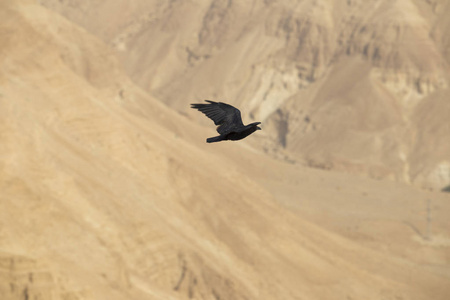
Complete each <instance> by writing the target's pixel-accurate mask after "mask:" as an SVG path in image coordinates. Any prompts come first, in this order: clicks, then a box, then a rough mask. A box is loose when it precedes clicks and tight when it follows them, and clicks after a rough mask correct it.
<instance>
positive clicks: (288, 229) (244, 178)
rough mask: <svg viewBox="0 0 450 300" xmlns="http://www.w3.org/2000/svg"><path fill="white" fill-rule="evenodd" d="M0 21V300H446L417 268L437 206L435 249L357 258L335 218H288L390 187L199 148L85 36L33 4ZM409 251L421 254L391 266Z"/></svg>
mask: <svg viewBox="0 0 450 300" xmlns="http://www.w3.org/2000/svg"><path fill="white" fill-rule="evenodd" d="M0 20H1V21H0V44H2V45H3V46H2V48H1V50H0V65H1V66H2V67H1V69H0V114H1V118H0V140H1V141H2V142H1V144H0V149H1V150H0V191H1V192H0V203H1V208H2V209H1V210H0V253H1V254H0V295H2V299H3V298H4V299H33V298H34V299H336V298H339V299H341V298H342V299H358V298H363V299H380V298H381V299H383V298H386V299H402V298H403V299H430V298H433V299H447V298H448V295H449V294H450V290H449V285H448V282H449V277H448V273H445V272H441V271H440V270H441V269H440V268H438V267H436V266H433V265H432V263H434V264H438V265H439V266H443V267H444V268H445V267H446V266H448V263H449V257H448V249H449V245H448V244H447V243H446V242H445V241H446V239H447V238H448V236H449V232H448V227H447V225H448V220H447V219H448V218H445V217H446V216H445V210H444V208H445V207H447V206H445V205H447V204H446V203H448V195H446V194H437V193H436V194H435V193H431V192H430V193H429V195H432V196H433V197H435V195H439V197H437V196H436V198H438V199H437V200H435V201H436V202H433V203H438V204H439V205H441V207H440V208H442V210H441V212H440V213H439V214H436V215H434V217H435V219H434V221H435V222H434V223H433V224H434V226H435V228H433V230H434V231H433V234H434V235H435V236H436V238H437V239H436V240H430V242H429V243H431V241H434V242H435V243H436V244H427V241H426V240H424V239H423V238H421V237H420V236H419V238H418V239H417V240H414V239H412V238H407V237H405V241H403V242H402V243H403V244H402V245H399V246H398V247H399V248H395V247H391V248H389V247H388V249H383V245H385V243H386V240H385V239H384V238H383V239H376V240H375V241H373V243H372V244H370V243H365V242H362V241H361V240H360V239H358V238H352V236H351V235H350V234H347V235H346V234H345V233H343V231H345V230H342V228H345V225H344V223H342V219H339V218H340V217H342V215H340V214H335V215H333V218H330V219H329V222H328V223H327V222H323V220H324V219H328V218H327V216H326V215H320V214H314V209H318V210H319V209H320V208H321V207H320V206H317V205H316V206H314V205H311V206H309V209H310V210H309V211H308V210H299V209H298V207H295V206H296V205H299V204H301V203H304V201H312V200H314V199H327V201H330V202H333V201H334V200H337V201H342V202H343V203H344V204H343V206H345V205H347V206H346V207H347V208H350V207H352V205H354V203H356V202H359V201H363V200H364V199H365V198H364V197H363V198H362V197H361V195H360V194H358V193H356V194H352V193H351V192H348V190H350V189H351V187H352V188H353V187H354V186H355V185H358V187H359V188H361V189H362V188H366V189H367V192H368V193H372V192H373V193H375V191H377V190H386V192H388V193H389V192H392V191H394V190H396V189H397V186H396V185H395V184H394V183H391V182H378V183H375V182H374V181H372V180H369V179H361V178H358V177H341V175H336V173H327V172H323V171H318V170H310V169H307V168H304V167H302V166H299V165H293V164H285V163H282V162H280V161H275V160H272V158H270V157H269V156H267V155H266V154H265V153H264V152H263V151H256V150H254V149H253V148H252V147H251V141H250V142H248V141H244V142H243V143H222V144H218V145H214V146H213V147H208V148H207V147H205V143H204V139H205V138H206V136H208V134H210V133H211V132H212V131H213V129H212V128H203V127H200V126H198V125H196V124H195V123H194V122H192V120H191V119H190V118H188V117H187V116H184V115H181V114H179V113H177V112H175V111H174V110H172V109H171V108H169V107H167V106H165V105H164V104H163V103H161V102H160V101H159V100H156V99H155V98H153V97H152V96H150V95H148V94H147V93H146V92H145V91H143V90H141V89H140V88H139V87H137V86H136V85H135V84H134V83H133V82H132V81H131V80H130V79H128V77H127V75H126V74H125V72H124V70H122V69H121V67H120V63H119V62H118V59H117V58H116V56H115V54H114V53H113V52H112V50H111V49H110V48H108V46H107V45H106V44H104V43H103V42H102V41H100V40H99V39H98V38H97V37H95V36H93V35H92V34H90V33H89V32H87V31H86V30H85V29H83V28H81V27H78V25H75V24H74V23H72V22H70V21H69V20H67V19H65V18H63V17H62V16H60V15H59V14H57V13H55V12H53V11H51V10H48V9H47V8H44V7H43V6H41V5H39V4H37V3H35V2H34V1H14V2H9V1H8V2H2V3H1V4H0ZM349 176H350V175H349ZM304 177H307V178H308V180H304ZM339 178H341V179H339ZM336 180H342V182H343V183H342V188H345V192H344V193H343V195H339V196H336V197H335V195H336V194H337V192H336V186H332V185H331V183H332V182H338V181H336ZM323 182H326V183H327V184H326V185H323ZM344 182H346V183H345V184H344ZM283 185H285V186H283ZM290 189H292V190H290ZM398 191H399V197H402V199H408V197H409V196H411V195H413V194H414V193H416V192H417V191H416V190H414V189H412V188H411V187H408V186H403V185H402V186H401V188H399V189H398ZM421 193H425V192H423V191H422V192H421ZM420 196H422V195H420ZM347 197H348V198H349V199H350V201H349V202H346V201H345V199H346V198H347ZM373 197H374V199H372V196H370V197H368V198H369V199H370V201H368V203H367V205H362V208H361V209H360V211H365V209H370V205H374V203H375V202H374V201H377V200H379V198H377V197H375V196H373ZM296 200H299V201H296ZM375 205H376V204H375ZM330 207H332V206H330ZM394 207H396V208H397V209H398V208H399V207H400V206H398V205H397V206H394ZM411 207H414V206H411ZM389 210H390V206H388V205H386V206H385V207H382V208H380V210H379V211H377V212H376V213H374V216H373V217H372V218H371V219H369V220H370V221H372V222H374V223H373V226H369V225H370V224H369V225H367V224H366V225H367V226H368V228H363V229H361V230H360V231H359V233H363V234H366V235H368V236H370V235H373V236H377V235H378V234H379V233H380V231H376V232H370V228H384V229H386V230H388V232H390V231H389V228H388V226H386V224H388V225H389V224H392V220H396V221H395V222H401V220H402V219H401V218H403V216H402V215H401V214H394V215H393V216H391V217H390V219H389V220H387V221H386V220H383V219H382V218H380V217H379V216H380V214H384V213H387V212H389ZM311 212H313V213H311ZM340 213H341V214H346V216H347V217H348V218H350V221H349V223H347V224H350V225H353V224H356V223H357V222H358V219H354V218H352V217H351V216H352V213H351V211H346V212H345V211H340ZM311 215H312V216H311ZM398 220H400V221H398ZM415 221H416V219H414V218H413V219H412V222H415ZM316 222H317V223H316ZM333 222H336V223H339V224H340V227H337V228H336V230H330V228H333V227H334V226H332V224H333ZM352 222H353V223H352ZM395 222H394V223H395ZM318 224H319V225H318ZM395 224H396V223H395ZM360 225H361V224H360ZM413 225H416V224H413ZM381 232H383V231H381ZM347 233H348V232H347ZM416 235H417V234H415V235H413V237H414V236H416ZM433 237H434V236H433ZM396 238H397V236H393V237H392V239H391V240H390V242H391V243H395V241H396V240H395V239H396ZM438 238H439V239H438ZM439 241H440V242H439ZM403 245H404V246H403ZM411 245H415V246H416V247H420V249H422V250H423V251H431V253H428V254H426V255H424V256H423V260H422V261H418V260H417V259H416V258H417V255H418V254H417V253H412V254H408V255H406V256H402V255H401V251H409V250H408V249H410V248H409V247H411ZM392 248H394V249H392ZM405 249H406V250H405ZM433 259H434V260H433Z"/></svg>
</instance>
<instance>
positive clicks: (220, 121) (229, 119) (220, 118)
mask: <svg viewBox="0 0 450 300" xmlns="http://www.w3.org/2000/svg"><path fill="white" fill-rule="evenodd" d="M205 101H206V102H208V103H209V104H198V103H197V104H191V108H195V109H198V110H199V111H201V112H202V113H204V114H205V115H206V116H207V117H208V118H210V119H211V120H213V121H214V124H216V125H217V126H218V127H217V132H218V133H219V134H220V135H219V136H215V137H211V138H208V139H206V142H207V143H214V142H220V141H226V140H231V141H237V140H241V139H243V138H245V137H247V136H249V135H250V134H252V133H253V132H255V131H256V130H261V128H260V127H258V125H259V124H261V122H254V123H251V124H248V125H244V124H243V123H242V119H241V112H240V111H239V109H237V108H236V107H233V106H231V105H229V104H226V103H223V102H214V101H210V100H205Z"/></svg>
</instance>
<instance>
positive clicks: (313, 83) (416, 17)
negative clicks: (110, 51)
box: [42, 0, 450, 189]
mask: <svg viewBox="0 0 450 300" xmlns="http://www.w3.org/2000/svg"><path fill="white" fill-rule="evenodd" d="M42 2H43V3H44V4H45V5H47V6H48V7H50V8H52V9H55V10H57V11H59V12H61V13H62V14H63V15H65V16H66V17H68V18H69V19H71V20H74V21H75V22H77V23H78V24H81V25H82V26H84V27H85V28H87V29H88V30H89V31H91V32H93V33H95V34H96V35H97V36H99V37H101V38H102V39H103V40H104V41H106V42H107V43H109V44H110V45H111V46H112V47H113V48H115V49H116V50H117V52H118V53H119V55H120V56H121V58H122V59H121V60H122V63H123V65H124V66H125V68H126V71H127V73H128V74H129V75H130V76H131V78H132V79H133V81H134V82H136V83H138V84H139V85H140V86H141V87H142V88H144V89H145V90H147V91H150V92H151V93H152V94H154V95H156V96H157V98H158V99H160V100H162V101H164V102H165V103H167V104H169V105H170V106H172V107H174V108H175V109H177V110H178V111H182V112H185V110H186V107H187V104H188V103H190V102H192V101H195V100H202V99H209V98H214V99H217V100H223V101H228V102H231V103H233V104H235V105H237V106H238V107H240V108H242V109H243V111H245V112H247V113H246V115H245V116H244V117H245V119H246V120H248V122H250V121H254V120H260V121H263V123H264V124H265V126H264V129H265V130H264V133H265V134H267V135H266V138H265V139H264V140H262V141H260V142H259V143H258V147H261V145H263V146H264V147H265V148H266V149H267V151H268V152H270V153H272V154H273V155H274V156H275V157H283V156H284V153H287V154H288V156H289V157H290V159H291V160H292V159H294V160H297V161H300V162H304V163H305V164H308V165H310V166H315V167H320V168H327V169H337V170H342V171H345V172H352V173H360V174H368V175H370V176H371V177H374V178H390V179H394V180H397V181H402V182H407V183H413V184H415V185H417V186H420V187H425V188H433V189H441V188H443V187H445V186H447V185H449V184H450V169H449V161H450V157H449V153H450V143H449V142H448V139H446V138H443V136H450V131H449V129H448V127H446V126H445V124H446V123H447V118H448V117H447V116H448V115H449V110H448V105H447V104H446V103H448V101H446V100H440V99H444V98H445V99H448V97H449V72H450V69H449V54H448V53H450V52H449V51H448V47H449V42H448V37H447V36H448V35H447V34H445V33H446V32H448V31H449V30H450V27H449V22H448V21H446V20H447V19H448V18H447V16H448V14H449V12H450V5H449V3H448V1H445V0H442V1H419V0H417V1H416V0H401V1H400V0H399V1H388V0H386V1H376V2H373V1H372V2H370V1H369V2H367V1H344V0H340V1H310V0H307V1H264V2H262V1H256V2H236V1H221V0H204V1H192V2H187V3H186V2H183V3H178V2H164V3H160V2H158V1H133V3H132V4H130V3H129V2H127V1H123V0H115V1H108V2H104V1H91V2H89V4H83V5H79V4H76V3H71V2H70V1H69V2H65V3H61V2H58V1H54V0H45V1H42ZM69 3H70V4H69ZM110 20H115V21H114V22H111V21H110ZM436 102H438V103H439V105H437V106H438V107H439V109H437V110H434V109H433V108H432V106H433V107H434V106H436V104H435V103H436ZM444 102H445V103H444ZM417 115H420V116H421V118H420V119H422V120H423V119H433V120H435V121H434V122H435V123H437V124H439V127H440V128H439V130H438V131H439V132H438V133H437V134H436V135H434V134H433V133H432V132H433V131H432V129H431V128H432V125H431V124H429V123H425V122H421V121H419V118H417V117H416V116H417ZM192 116H193V117H194V116H195V115H192ZM198 120H200V121H201V119H200V118H199V119H198ZM205 124H207V123H206V122H205ZM419 136H420V137H421V138H417V137H419ZM436 147H437V148H438V149H442V151H441V150H438V151H437V152H436V151H435V149H436ZM281 153H283V154H281ZM444 153H445V154H444ZM424 157H425V158H424ZM423 158H424V159H423Z"/></svg>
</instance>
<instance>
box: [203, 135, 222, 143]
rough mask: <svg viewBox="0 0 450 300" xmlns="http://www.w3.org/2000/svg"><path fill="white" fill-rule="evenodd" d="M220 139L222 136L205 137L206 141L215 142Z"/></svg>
mask: <svg viewBox="0 0 450 300" xmlns="http://www.w3.org/2000/svg"><path fill="white" fill-rule="evenodd" d="M221 140H222V136H220V135H219V136H215V137H210V138H207V139H206V142H207V143H215V142H220V141H221Z"/></svg>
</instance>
